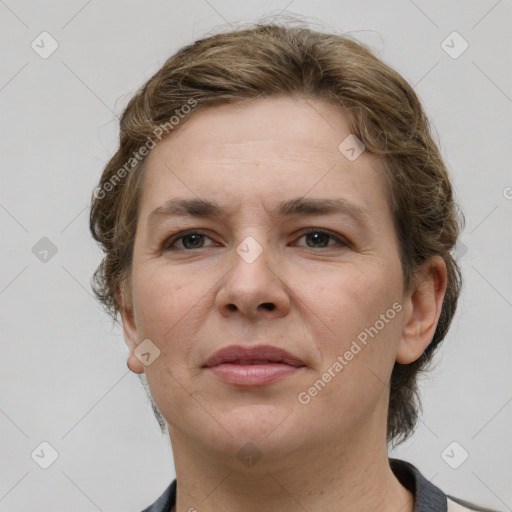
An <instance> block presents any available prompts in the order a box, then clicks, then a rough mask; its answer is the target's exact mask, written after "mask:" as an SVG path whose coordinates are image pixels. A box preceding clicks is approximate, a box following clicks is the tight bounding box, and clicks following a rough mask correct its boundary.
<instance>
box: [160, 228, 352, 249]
mask: <svg viewBox="0 0 512 512" xmlns="http://www.w3.org/2000/svg"><path fill="white" fill-rule="evenodd" d="M304 237H306V240H309V241H312V244H311V245H310V244H309V243H308V244H307V246H308V247H309V248H318V249H323V248H327V247H332V246H333V244H330V245H329V239H331V240H334V241H335V242H338V245H340V246H344V247H348V246H349V245H350V243H349V242H348V241H347V240H345V239H344V238H343V237H341V236H338V235H335V234H334V233H332V232H330V231H327V230H325V229H319V228H309V229H308V230H306V231H305V232H303V234H302V236H301V237H300V238H299V240H300V239H301V238H304ZM205 238H208V239H209V240H211V238H210V237H209V236H208V235H206V234H204V233H201V232H200V231H188V232H187V231H185V232H182V233H178V234H177V235H175V236H173V237H171V238H169V239H168V240H167V241H166V242H165V245H164V246H163V248H162V249H163V250H164V251H179V250H191V249H202V248H204V247H205V245H204V240H205ZM179 243H180V244H181V247H180V246H179ZM334 245H336V244H334Z"/></svg>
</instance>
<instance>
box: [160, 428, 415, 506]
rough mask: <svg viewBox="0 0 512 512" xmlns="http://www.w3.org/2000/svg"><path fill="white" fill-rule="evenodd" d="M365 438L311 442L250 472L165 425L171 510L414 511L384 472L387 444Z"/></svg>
mask: <svg viewBox="0 0 512 512" xmlns="http://www.w3.org/2000/svg"><path fill="white" fill-rule="evenodd" d="M367 434H369V433H368V432H358V435H352V436H350V438H349V439H347V438H345V439H339V438H338V439H336V442H334V443H333V442H332V441H331V442H329V443H327V442H325V443H322V440H319V439H315V440H314V441H312V442H311V441H309V442H308V444H302V445H300V447H299V448H298V449H297V450H295V451H293V452H287V453H286V455H285V456H282V455H281V454H280V455H279V456H276V457H275V458H271V457H269V456H266V457H262V458H261V459H260V460H259V461H257V462H256V464H254V465H253V466H252V467H250V468H247V467H244V466H243V465H242V464H241V463H240V460H238V459H237V458H236V457H228V456H226V455H225V453H222V452H220V453H219V451H215V450H212V449H211V445H210V446H200V445H199V443H198V440H197V439H194V440H191V439H190V438H189V437H188V436H187V433H186V432H178V431H177V430H176V429H174V428H172V427H171V426H169V435H170V439H171V444H172V448H173V456H174V463H175V468H176V481H177V502H176V507H175V509H174V510H175V511H176V512H188V511H190V510H200V511H201V512H214V511H218V510H224V511H226V512H238V511H240V510H244V512H256V511H260V510H272V511H275V512H279V511H283V512H285V511H286V512H289V511H290V510H297V511H300V512H303V511H304V510H307V511H308V512H320V511H322V512H323V511H325V510H343V511H344V512H356V511H357V512H361V511H366V510H368V511H370V510H371V511H379V512H396V511H397V510H400V511H401V512H413V509H414V497H413V495H412V493H411V492H409V491H408V490H407V489H406V488H405V487H403V486H402V485H401V484H400V482H399V481H398V479H397V478H396V477H395V475H394V474H393V472H392V470H391V468H390V467H389V462H388V454H387V443H386V440H385V439H381V438H375V437H372V436H368V435H367ZM266 453H273V452H272V450H268V451H266ZM241 467H242V468H243V469H242V470H241Z"/></svg>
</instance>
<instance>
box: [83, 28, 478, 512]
mask: <svg viewBox="0 0 512 512" xmlns="http://www.w3.org/2000/svg"><path fill="white" fill-rule="evenodd" d="M120 124H121V126H120V128H121V135H120V145H119V149H118V151H117V152H116V154H115V155H114V156H113V158H112V159H111V160H110V162H109V163H108V164H107V166H106V168H105V170H104V172H103V175H102V177H101V180H100V183H99V185H98V187H97V188H96V190H95V192H94V197H93V203H92V209H91V223H90V225H91V232H92V234H93V236H94V237H95V239H96V240H97V241H98V242H99V243H100V244H101V246H102V248H103V250H104V251H105V258H104V260H103V262H102V264H101V266H100V267H99V268H98V270H97V272H96V274H95V292H96V294H97V296H98V297H99V299H100V300H101V301H102V302H103V303H104V305H105V306H106V307H107V309H108V310H109V311H110V312H111V313H112V314H113V315H114V317H116V315H118V314H120V316H121V319H122V324H123V330H124V336H125V340H126V343H127V345H128V346H129V349H130V355H129V359H128V367H129V368H130V369H131V370H132V371H133V372H135V373H136V374H140V375H141V376H143V377H144V378H145V379H147V385H148V386H149V390H150V393H151V399H152V403H153V408H154V411H155V413H156V415H157V418H158V419H159V421H160V424H161V426H162V431H165V429H166V428H168V432H169V437H170V441H171V445H172V451H173V456H174V461H175V469H176V480H174V481H173V482H172V483H171V485H170V486H169V487H168V488H167V489H166V490H165V492H164V493H163V494H162V496H161V497H160V498H159V499H158V500H157V501H156V502H155V503H154V504H153V505H151V506H150V507H149V508H147V509H146V511H151V512H156V511H162V512H163V511H170V510H173V511H174V510H175V511H177V512H184V511H192V510H198V511H201V512H203V511H214V510H224V511H240V510H244V511H252V510H254V511H256V510H258V511H259V510H272V511H281V510H282V511H290V510H298V511H299V510H307V511H309V512H313V511H317V510H344V511H346V512H347V511H361V510H381V511H386V512H387V511H389V512H391V511H393V512H396V511H397V510H401V511H402V512H413V511H421V512H426V511H436V512H439V511H443V510H444V511H446V510H450V511H455V510H486V509H484V508H478V506H476V505H474V504H470V503H468V502H464V501H462V500H460V499H458V498H454V497H451V496H448V495H446V494H445V493H444V492H443V491H442V490H441V489H439V488H438V487H436V486H435V485H433V484H432V483H431V482H429V481H428V480H426V479H425V478H424V477H423V475H422V474H421V473H420V472H419V471H418V470H417V469H416V468H415V467H414V466H412V465H411V464H409V463H407V462H405V461H401V460H397V459H389V458H388V452H387V449H388V445H389V444H398V443H399V442H401V441H403V440H405V439H406V438H407V437H409V436H410V435H411V433H412V432H413V429H414V426H415V424H416V420H417V414H418V413H417V410H418V400H417V385H416V376H417V373H418V371H419V370H420V369H423V368H425V366H426V365H427V363H428V362H429V361H430V359H431V358H432V355H433V353H434V351H435V349H436V348H437V347H438V346H439V344H440V343H441V341H442V340H443V338H444V337H445V335H446V333H447V331H448V328H449V325H450V322H451V319H452V317H453V315H454V312H455V309H456V305H457V299H458V295H459V291H460V287H461V277H460V272H459V268H458V266H457V263H456V262H455V260H454V259H453V258H452V255H451V251H452V250H453V248H454V246H455V243H456V241H457V237H458V234H459V231H460V229H461V226H460V225H459V223H460V221H459V220H458V217H457V213H458V208H457V205H456V204H455V201H454V198H453V195H452V187H451V184H450V180H449V177H448V174H447V170H446V168H445V165H444V163H443V161H442V159H441V156H440V153H439V150H438V148H437V146H436V144H435V143H434V142H433V140H432V137H431V134H430V129H429V123H428V120H427V117H426V115H425V113H424V111H423V109H422V106H421V104H420V102H419V100H418V98H417V96H416V94H415V93H414V91H413V90H412V88H411V87H410V86H409V85H408V84H407V82H406V81H405V80H404V79H403V78H402V77H401V76H400V75H399V74H398V73H397V72H396V71H394V70H393V69H391V68H390V67H388V66H387V65H386V64H384V63H383V62H382V61H381V60H379V59H378V58H377V57H375V56H374V55H373V54H372V52H371V51H370V50H369V49H368V48H366V47H365V46H363V45H361V44H360V43H358V42H357V41H355V40H353V39H351V38H349V37H347V36H340V35H332V34H323V33H319V32H314V31H312V30H309V29H307V28H286V27H283V26H278V25H257V26H255V27H253V28H250V29H246V30H236V31H232V32H229V33H224V34H218V35H215V36H211V37H208V38H205V39H202V40H200V41H197V42H196V43H194V44H192V45H190V46H187V47H185V48H183V49H181V50H180V51H178V52H177V53H176V54H175V55H173V56H172V57H170V58H169V59H168V60H167V62H165V64H164V65H163V66H162V68H161V69H160V70H159V71H158V72H157V73H156V74H155V75H154V76H153V77H151V78H150V79H149V80H148V81H147V83H146V84H145V85H144V86H143V87H142V88H141V89H140V90H139V91H138V92H137V94H136V95H135V96H134V97H133V98H132V99H131V101H130V102H129V104H128V106H127V107H126V110H125V112H124V113H123V116H122V118H121V123H120Z"/></svg>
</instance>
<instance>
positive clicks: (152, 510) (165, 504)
mask: <svg viewBox="0 0 512 512" xmlns="http://www.w3.org/2000/svg"><path fill="white" fill-rule="evenodd" d="M175 504H176V479H175V480H173V481H172V482H171V483H170V484H169V487H167V489H165V491H164V492H163V493H162V495H161V496H159V498H158V499H157V500H156V501H155V502H154V503H153V504H152V505H150V506H149V507H147V508H145V509H144V510H142V512H170V511H171V510H172V508H173V507H174V505H175Z"/></svg>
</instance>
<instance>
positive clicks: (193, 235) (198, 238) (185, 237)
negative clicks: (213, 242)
mask: <svg viewBox="0 0 512 512" xmlns="http://www.w3.org/2000/svg"><path fill="white" fill-rule="evenodd" d="M202 236H203V235H198V234H192V235H187V236H184V237H183V245H184V246H185V247H186V246H187V243H186V241H187V240H190V239H191V238H195V241H196V243H192V248H194V247H197V245H198V243H197V242H198V241H201V237H202ZM189 245H190V244H189ZM199 245H200V244H199Z"/></svg>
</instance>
